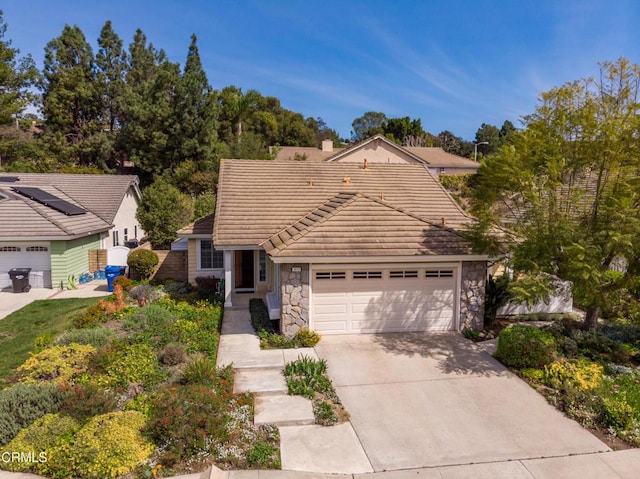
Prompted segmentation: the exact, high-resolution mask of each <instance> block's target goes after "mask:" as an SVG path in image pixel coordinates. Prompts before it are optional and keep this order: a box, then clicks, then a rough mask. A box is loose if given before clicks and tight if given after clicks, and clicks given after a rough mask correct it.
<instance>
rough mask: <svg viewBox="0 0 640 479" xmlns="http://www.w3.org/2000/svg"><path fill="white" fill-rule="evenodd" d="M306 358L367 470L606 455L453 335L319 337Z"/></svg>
mask: <svg viewBox="0 0 640 479" xmlns="http://www.w3.org/2000/svg"><path fill="white" fill-rule="evenodd" d="M316 352H317V353H318V355H319V356H320V357H322V358H324V359H326V360H327V363H328V365H329V374H330V376H331V379H332V380H333V382H334V385H335V386H336V391H337V393H338V395H339V397H340V398H341V400H342V402H343V403H344V405H345V407H346V409H347V410H348V411H349V413H350V414H351V423H352V424H353V428H354V430H355V433H356V435H357V436H358V438H359V440H360V442H361V443H362V445H363V447H364V450H365V453H366V454H367V456H368V458H369V461H370V462H371V464H372V466H373V468H374V470H375V471H384V470H397V469H409V468H419V467H433V466H445V465H457V464H472V463H490V462H495V461H509V460H518V459H533V458H542V457H557V456H568V455H572V454H585V453H595V452H602V451H608V450H609V448H608V447H607V446H606V445H605V444H604V443H602V442H601V441H599V440H598V439H597V438H596V437H595V436H593V435H592V434H591V433H589V432H588V431H586V430H585V429H583V428H582V427H580V426H579V425H578V424H577V423H575V422H574V421H572V420H570V419H568V418H566V417H565V416H564V415H563V414H561V413H560V412H558V411H557V410H556V409H555V408H553V407H552V406H551V405H549V404H548V403H547V402H546V400H545V399H544V398H543V397H541V396H540V395H539V394H538V393H536V392H535V391H534V390H533V389H531V388H530V387H529V386H528V385H527V384H526V383H524V382H523V381H522V380H521V379H519V378H518V377H517V376H515V375H513V374H512V373H510V372H509V371H508V370H507V369H506V368H505V367H504V366H502V365H501V364H500V363H499V362H497V361H496V360H495V359H493V358H492V357H491V356H489V355H488V354H487V353H485V352H483V351H481V350H479V349H477V348H476V347H475V346H474V344H473V343H471V342H469V341H467V340H466V339H464V338H462V336H460V335H459V334H452V333H445V334H434V333H407V334H404V333H401V334H376V335H351V336H325V337H323V339H322V341H321V342H320V343H319V344H318V346H316Z"/></svg>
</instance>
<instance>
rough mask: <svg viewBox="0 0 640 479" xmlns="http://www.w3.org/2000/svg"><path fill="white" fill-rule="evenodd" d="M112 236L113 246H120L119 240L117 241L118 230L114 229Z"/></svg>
mask: <svg viewBox="0 0 640 479" xmlns="http://www.w3.org/2000/svg"><path fill="white" fill-rule="evenodd" d="M112 236H113V246H120V241H118V232H117V231H114V232H113V234H112Z"/></svg>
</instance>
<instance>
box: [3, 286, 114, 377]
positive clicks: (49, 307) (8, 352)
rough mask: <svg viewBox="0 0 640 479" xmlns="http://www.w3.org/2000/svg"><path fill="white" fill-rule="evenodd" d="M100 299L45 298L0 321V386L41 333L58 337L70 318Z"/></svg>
mask: <svg viewBox="0 0 640 479" xmlns="http://www.w3.org/2000/svg"><path fill="white" fill-rule="evenodd" d="M100 299H101V298H70V299H45V300H39V301H34V302H33V303H31V304H29V305H27V306H25V307H24V308H22V309H20V310H18V311H16V312H15V313H12V314H10V315H9V316H7V317H6V318H4V319H2V320H0V351H2V356H1V357H0V384H1V383H3V382H5V381H6V379H7V378H8V377H9V376H11V372H12V370H13V369H14V368H16V367H18V366H19V365H20V364H22V363H23V362H24V361H25V360H26V359H27V358H28V357H29V351H31V350H32V349H33V341H34V340H35V339H36V338H37V337H38V336H40V335H41V334H44V333H49V334H51V335H52V336H53V337H56V336H58V335H59V334H61V333H62V332H64V331H65V330H67V329H69V328H70V327H71V323H72V321H73V318H74V316H76V315H77V314H79V313H80V312H82V311H84V310H85V309H86V308H88V307H89V306H91V305H93V304H95V303H97V302H98V301H100Z"/></svg>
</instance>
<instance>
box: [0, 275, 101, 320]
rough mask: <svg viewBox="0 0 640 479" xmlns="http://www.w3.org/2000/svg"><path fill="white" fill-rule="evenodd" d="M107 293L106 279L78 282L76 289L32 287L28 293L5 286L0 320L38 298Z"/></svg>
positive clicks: (96, 295) (0, 291) (89, 296)
mask: <svg viewBox="0 0 640 479" xmlns="http://www.w3.org/2000/svg"><path fill="white" fill-rule="evenodd" d="M109 294H111V293H109V291H107V281H106V280H97V281H91V282H90V283H85V284H79V285H78V288H77V289H62V290H60V289H49V288H32V289H31V291H29V292H28V293H14V292H13V291H12V290H11V289H10V288H6V289H3V290H0V320H2V319H4V318H5V317H7V316H9V315H10V314H11V313H13V312H15V311H18V310H19V309H22V308H24V307H25V306H26V305H28V304H31V303H32V302H34V301H37V300H40V299H64V298H93V297H99V296H108V295H109Z"/></svg>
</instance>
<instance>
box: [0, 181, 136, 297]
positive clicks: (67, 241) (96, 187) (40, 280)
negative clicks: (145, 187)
mask: <svg viewBox="0 0 640 479" xmlns="http://www.w3.org/2000/svg"><path fill="white" fill-rule="evenodd" d="M139 202H140V190H139V188H138V178H137V177H136V176H131V175H83V174H53V173H51V174H50V173H0V225H1V227H0V288H5V287H8V286H10V285H11V280H10V278H9V275H8V271H9V270H10V269H11V268H31V269H32V272H31V277H30V283H31V285H32V286H33V287H40V288H51V287H65V286H66V285H67V280H68V278H69V277H70V276H71V275H75V277H76V278H78V276H79V275H80V274H82V273H85V272H87V271H88V269H89V250H97V249H109V248H111V247H113V246H122V245H132V246H133V245H134V244H135V243H136V241H137V240H139V239H141V238H142V237H143V236H144V231H143V230H142V228H141V227H140V224H139V223H138V220H137V219H136V210H137V208H138V204H139Z"/></svg>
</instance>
